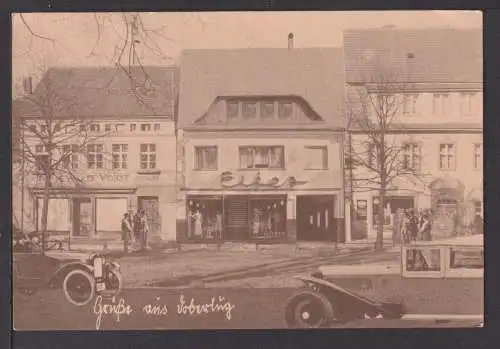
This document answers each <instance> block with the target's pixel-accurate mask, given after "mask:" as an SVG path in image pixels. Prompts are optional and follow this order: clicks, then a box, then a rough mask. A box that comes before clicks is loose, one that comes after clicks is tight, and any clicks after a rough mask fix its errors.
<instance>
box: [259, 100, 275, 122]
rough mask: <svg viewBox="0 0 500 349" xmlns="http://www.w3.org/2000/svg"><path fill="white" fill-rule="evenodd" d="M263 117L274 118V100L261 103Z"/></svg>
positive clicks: (261, 115)
mask: <svg viewBox="0 0 500 349" xmlns="http://www.w3.org/2000/svg"><path fill="white" fill-rule="evenodd" d="M260 117H261V119H274V102H262V103H261V104H260Z"/></svg>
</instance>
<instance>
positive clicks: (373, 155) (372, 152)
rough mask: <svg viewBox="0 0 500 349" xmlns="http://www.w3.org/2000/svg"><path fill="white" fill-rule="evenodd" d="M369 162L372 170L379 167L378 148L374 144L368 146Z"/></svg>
mask: <svg viewBox="0 0 500 349" xmlns="http://www.w3.org/2000/svg"><path fill="white" fill-rule="evenodd" d="M367 160H368V166H369V167H372V168H374V167H378V163H379V161H378V152H377V147H376V146H375V144H373V143H370V144H368V149H367Z"/></svg>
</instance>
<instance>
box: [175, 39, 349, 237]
mask: <svg viewBox="0 0 500 349" xmlns="http://www.w3.org/2000/svg"><path fill="white" fill-rule="evenodd" d="M342 69H343V63H342V53H341V50H337V49H293V47H289V48H288V49H241V50H213V51H212V50H197V51H185V52H184V54H183V56H182V60H181V75H182V80H181V88H180V101H179V122H178V170H179V172H178V173H179V177H178V184H179V186H180V198H179V199H180V201H182V202H183V203H184V204H183V205H179V207H178V215H177V221H178V227H177V234H178V240H181V241H198V240H224V241H248V240H261V239H267V240H279V241H284V240H323V241H324V240H328V241H343V240H344V236H343V217H344V216H343V175H342V174H343V171H342V166H343V161H342V147H343V144H342V142H343V138H342V136H343V127H344V118H343V111H342V107H343V98H344V86H343V84H344V82H343V81H344V79H343V71H342ZM298 71H299V72H301V73H300V74H297V73H296V72H298ZM325 77H326V78H325Z"/></svg>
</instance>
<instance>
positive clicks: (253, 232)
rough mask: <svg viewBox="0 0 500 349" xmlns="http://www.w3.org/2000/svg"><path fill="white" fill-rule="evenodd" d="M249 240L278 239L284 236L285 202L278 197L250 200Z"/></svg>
mask: <svg viewBox="0 0 500 349" xmlns="http://www.w3.org/2000/svg"><path fill="white" fill-rule="evenodd" d="M249 224H250V238H253V239H259V238H280V237H284V236H285V235H286V201H285V199H284V198H280V197H262V198H258V197H255V198H251V200H250V219H249Z"/></svg>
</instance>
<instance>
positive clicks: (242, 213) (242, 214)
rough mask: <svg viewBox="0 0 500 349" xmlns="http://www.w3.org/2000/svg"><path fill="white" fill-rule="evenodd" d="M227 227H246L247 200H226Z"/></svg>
mask: <svg viewBox="0 0 500 349" xmlns="http://www.w3.org/2000/svg"><path fill="white" fill-rule="evenodd" d="M228 201H229V202H228V212H227V217H228V224H227V225H228V226H229V227H245V226H248V200H247V199H246V198H245V199H230V200H228Z"/></svg>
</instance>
